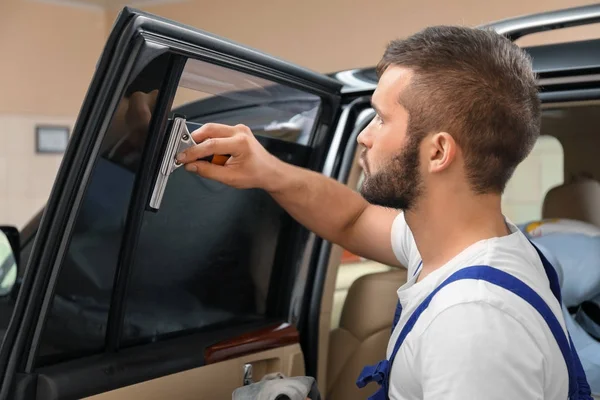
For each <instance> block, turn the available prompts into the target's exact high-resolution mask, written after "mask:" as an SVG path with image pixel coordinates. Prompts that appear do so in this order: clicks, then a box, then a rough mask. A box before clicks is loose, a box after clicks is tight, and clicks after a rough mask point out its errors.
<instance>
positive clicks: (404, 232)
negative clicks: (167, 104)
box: [178, 26, 569, 399]
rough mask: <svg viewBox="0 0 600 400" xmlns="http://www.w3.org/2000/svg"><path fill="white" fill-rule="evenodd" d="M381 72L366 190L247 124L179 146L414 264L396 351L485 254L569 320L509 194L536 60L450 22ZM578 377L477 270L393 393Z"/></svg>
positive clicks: (210, 172) (341, 240)
mask: <svg viewBox="0 0 600 400" xmlns="http://www.w3.org/2000/svg"><path fill="white" fill-rule="evenodd" d="M378 72H379V75H380V80H379V84H378V86H377V90H376V91H375V93H374V95H373V98H372V103H373V107H374V109H375V110H376V112H377V115H376V116H375V118H374V119H373V121H372V122H371V123H370V125H369V126H368V127H367V128H366V129H365V130H364V131H363V132H362V133H361V134H360V136H359V138H358V141H359V143H360V144H361V145H362V146H364V151H363V153H362V157H361V165H362V167H363V168H364V171H365V174H366V179H365V181H364V184H363V186H362V188H361V194H362V196H361V195H360V194H358V193H355V192H353V191H352V190H350V189H349V188H347V187H345V186H343V185H342V184H340V183H337V182H335V181H334V180H331V179H328V178H326V177H324V176H322V175H320V174H318V173H315V172H311V171H307V170H304V169H300V168H297V167H294V166H291V165H288V164H285V163H283V162H281V161H279V160H278V159H276V158H275V157H273V156H271V155H270V154H268V153H267V151H266V150H265V149H264V148H263V147H261V145H260V144H259V143H258V142H257V141H256V140H255V139H254V137H253V136H252V132H250V130H249V129H248V128H247V127H245V126H233V127H232V126H223V125H217V124H207V125H205V126H203V127H202V128H200V129H199V130H197V131H196V132H194V133H193V136H194V139H195V140H196V141H197V142H198V143H200V144H199V145H197V146H195V147H193V148H190V149H188V150H187V151H186V152H185V153H183V154H180V155H178V160H179V161H181V162H183V163H185V164H186V166H185V168H186V169H187V170H188V171H190V172H194V173H197V174H199V175H201V176H203V177H207V178H210V179H215V180H217V181H220V182H223V183H225V184H228V185H231V186H234V187H237V188H251V187H254V188H262V189H264V190H266V191H267V192H269V193H270V194H271V195H272V196H273V197H274V199H275V200H276V201H277V202H279V203H280V204H281V205H282V206H283V207H284V208H285V209H286V210H287V211H288V212H289V213H290V214H291V215H292V216H293V217H294V218H296V219H297V220H298V221H299V222H300V223H302V224H303V225H305V226H306V227H307V228H308V229H310V230H312V231H314V232H315V233H317V234H318V235H320V236H321V237H323V238H325V239H327V240H329V241H332V242H335V243H338V244H340V245H341V246H343V247H344V248H346V249H348V250H350V251H352V252H353V253H355V254H358V255H361V256H363V257H366V258H369V259H373V260H376V261H379V262H382V263H385V264H389V265H395V266H405V267H406V268H408V273H409V277H411V276H412V278H410V279H409V281H408V282H407V283H406V284H405V285H404V286H402V287H401V288H400V289H399V290H398V297H399V300H400V303H401V305H402V314H401V317H400V320H399V322H398V324H397V325H396V327H395V329H394V332H393V334H392V337H391V339H390V344H389V347H388V357H389V356H390V353H391V352H392V349H393V347H394V345H395V343H396V341H397V339H398V336H399V334H400V331H401V330H402V328H403V326H404V325H405V324H406V321H407V320H408V319H409V317H410V315H411V314H412V313H413V311H414V310H415V308H416V307H417V306H418V305H419V304H420V303H421V302H422V301H423V300H424V299H425V298H426V297H427V296H428V295H429V294H430V293H432V291H433V290H434V289H436V288H437V287H438V286H439V285H440V284H441V283H442V282H443V281H444V280H445V279H446V278H448V277H449V276H450V275H451V274H453V273H454V272H456V271H458V270H460V269H461V268H465V267H469V266H472V265H478V264H484V265H489V266H492V267H494V268H496V269H499V270H501V271H504V272H507V273H509V274H511V275H513V276H514V277H517V278H518V279H519V280H521V281H522V282H524V283H525V284H527V285H528V286H529V287H531V288H532V289H533V290H534V291H535V292H536V293H537V294H538V295H539V296H541V298H542V299H543V300H544V301H545V303H546V304H547V305H548V306H549V307H550V309H551V312H552V313H553V314H554V316H555V318H556V319H557V320H558V321H560V327H561V328H562V329H564V319H563V317H562V314H561V305H560V304H559V302H558V301H557V299H556V298H555V297H554V295H553V293H552V292H551V290H550V287H549V281H548V278H547V277H546V274H545V272H544V268H543V266H542V263H541V261H540V258H539V256H538V254H537V253H536V250H535V249H534V248H533V247H532V245H531V244H530V242H529V241H528V240H527V238H526V237H525V236H524V235H523V234H522V233H521V232H520V231H519V230H518V229H517V228H516V227H515V226H514V225H513V224H512V223H510V222H508V221H506V220H505V218H504V217H503V214H502V211H501V207H500V197H501V194H502V191H503V189H504V187H505V185H506V183H507V181H508V179H509V178H510V177H511V174H512V173H513V171H514V170H515V167H516V166H517V165H518V164H519V163H520V162H521V161H522V160H523V159H524V158H525V157H526V156H527V155H528V153H529V152H530V150H531V148H532V146H533V145H534V143H535V141H536V139H537V137H538V135H539V129H540V104H539V100H538V97H537V87H536V80H535V76H534V73H533V72H532V68H531V62H530V59H529V58H528V57H527V55H526V54H525V53H524V52H523V51H521V50H520V49H519V48H518V47H517V46H516V45H514V44H512V43H511V42H510V41H509V40H507V39H505V38H503V37H501V36H499V35H497V34H495V33H492V32H488V31H483V30H475V29H469V28H462V27H445V26H439V27H432V28H428V29H425V30H423V31H421V32H419V33H417V34H415V35H413V36H411V37H409V38H407V39H405V40H397V41H393V42H391V43H390V44H389V46H388V48H387V50H386V52H385V54H384V56H383V58H382V60H381V62H380V63H379V66H378ZM212 154H230V155H231V157H230V159H229V160H228V162H227V163H226V164H225V165H224V166H219V165H214V164H210V163H207V162H202V161H196V160H198V159H199V158H202V157H205V156H209V155H212ZM399 210H402V211H403V212H400V211H399ZM390 318H391V316H390ZM568 384H569V379H568V375H567V368H566V364H565V361H564V359H563V356H562V354H561V352H560V350H559V346H558V345H557V342H556V340H554V338H553V336H552V334H551V332H550V330H549V328H548V325H547V324H546V322H545V321H544V320H543V319H542V317H541V316H540V314H539V313H538V312H537V311H536V309H534V308H533V307H532V306H531V305H529V304H528V303H527V302H526V301H524V300H523V299H521V298H520V297H518V296H516V295H515V294H513V293H511V292H510V291H508V290H504V289H502V288H500V287H498V286H495V285H493V284H491V283H489V282H485V281H482V280H474V279H469V280H460V281H456V282H453V283H452V284H449V285H447V286H445V287H444V288H443V289H441V290H440V291H439V292H437V294H436V295H435V297H433V299H432V301H431V303H430V304H429V306H428V307H427V309H426V310H425V312H424V313H423V314H422V315H421V316H420V318H419V319H418V321H417V323H416V324H415V326H414V328H413V329H412V331H411V332H410V334H409V335H408V336H407V337H406V340H405V341H404V343H403V345H402V346H401V347H400V349H399V351H398V353H397V356H396V357H395V359H394V361H393V364H392V368H391V375H390V382H389V392H388V393H387V395H389V398H391V399H484V398H485V399H566V398H567V391H568Z"/></svg>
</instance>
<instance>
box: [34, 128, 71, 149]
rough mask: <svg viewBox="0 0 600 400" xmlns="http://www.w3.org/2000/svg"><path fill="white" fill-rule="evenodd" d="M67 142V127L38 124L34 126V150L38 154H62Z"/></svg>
mask: <svg viewBox="0 0 600 400" xmlns="http://www.w3.org/2000/svg"><path fill="white" fill-rule="evenodd" d="M68 143H69V127H68V126H56V125H38V126H36V127H35V152H36V153H40V154H62V153H64V152H65V150H66V149H67V144H68Z"/></svg>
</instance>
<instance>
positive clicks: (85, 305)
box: [37, 55, 170, 365]
mask: <svg viewBox="0 0 600 400" xmlns="http://www.w3.org/2000/svg"><path fill="white" fill-rule="evenodd" d="M169 57H170V56H168V55H167V56H159V57H158V58H156V59H154V60H152V61H151V62H150V63H149V64H148V65H147V67H146V68H145V69H143V70H142V71H141V72H140V74H139V75H138V76H137V77H136V78H135V79H134V80H133V82H132V83H131V84H130V85H129V87H128V89H127V91H126V94H125V96H124V97H123V99H122V100H121V102H120V105H119V109H118V111H117V112H116V114H115V117H114V118H113V120H112V122H111V124H110V127H109V129H108V132H107V134H106V136H105V138H104V140H103V142H102V145H101V150H100V152H101V153H100V154H101V155H100V157H99V158H98V160H97V162H96V165H95V166H94V168H93V171H92V173H91V177H90V181H89V184H88V187H87V189H86V192H85V194H84V199H83V202H82V205H81V209H80V212H79V215H78V217H77V220H76V222H75V227H74V231H73V236H72V238H71V241H70V244H69V247H68V250H67V252H66V255H65V258H64V261H63V264H62V266H61V269H60V273H59V276H58V280H57V284H56V290H55V294H54V298H53V300H52V305H51V309H50V311H49V314H48V317H47V320H46V323H45V327H44V330H43V332H42V337H41V345H40V350H39V358H38V363H37V364H38V365H45V364H48V363H54V362H57V361H59V360H65V359H70V358H73V357H79V356H81V355H85V354H90V353H95V352H99V351H101V350H102V349H103V348H104V344H105V335H106V327H107V322H108V312H109V308H110V301H111V296H112V289H113V284H114V281H115V271H116V267H117V263H118V258H119V251H120V247H121V240H122V237H123V232H124V227H125V221H126V220H127V213H128V208H129V202H130V199H131V194H132V190H133V183H134V180H135V177H136V175H137V173H138V171H139V169H140V165H139V159H140V155H141V153H142V151H143V148H144V144H145V142H146V138H147V135H148V129H147V128H148V126H147V125H144V124H136V125H133V124H132V123H131V121H128V120H127V118H126V116H127V114H126V113H125V111H127V109H128V107H127V105H128V102H129V101H130V100H131V98H132V94H133V93H145V94H146V95H148V94H151V93H152V92H153V91H155V90H157V89H159V88H160V86H161V84H162V82H163V81H164V80H165V76H166V73H167V67H168V65H169V61H170V59H169ZM152 107H153V105H150V110H149V111H150V112H152V111H153V110H152Z"/></svg>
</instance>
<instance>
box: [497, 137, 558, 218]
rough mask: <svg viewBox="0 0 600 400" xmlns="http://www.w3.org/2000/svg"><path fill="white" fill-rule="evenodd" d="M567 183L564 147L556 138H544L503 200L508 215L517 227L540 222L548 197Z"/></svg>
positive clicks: (524, 162) (504, 209)
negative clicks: (546, 197)
mask: <svg viewBox="0 0 600 400" xmlns="http://www.w3.org/2000/svg"><path fill="white" fill-rule="evenodd" d="M563 182H564V154H563V148H562V145H561V144H560V142H559V141H558V139H556V138H555V137H553V136H546V135H544V136H540V137H539V139H538V140H537V142H536V144H535V146H534V147H533V149H532V150H531V153H530V154H529V155H528V156H527V158H526V159H525V160H523V162H521V164H519V166H518V167H517V169H516V170H515V172H514V174H513V176H512V177H511V179H510V181H509V182H508V184H507V185H506V190H505V191H504V194H503V196H502V210H503V212H504V215H505V216H506V217H507V218H508V219H509V220H511V221H512V222H513V223H516V224H519V223H524V222H527V221H532V220H537V219H540V218H541V217H542V205H543V203H544V197H545V196H546V193H548V190H550V189H551V188H553V187H554V186H557V185H560V184H562V183H563Z"/></svg>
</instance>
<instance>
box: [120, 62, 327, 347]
mask: <svg viewBox="0 0 600 400" xmlns="http://www.w3.org/2000/svg"><path fill="white" fill-rule="evenodd" d="M182 103H183V104H182ZM319 104H320V99H319V97H317V96H314V95H310V94H305V93H303V92H301V91H298V90H295V89H292V88H289V87H286V86H283V85H279V84H275V83H273V82H269V81H267V80H264V79H260V78H256V77H253V76H250V75H246V74H244V73H241V72H237V71H232V70H228V69H226V68H223V67H220V66H216V65H210V64H207V63H204V62H202V61H197V60H188V61H187V64H186V66H185V69H184V72H183V75H182V78H181V81H180V84H179V88H178V91H177V94H176V96H175V106H177V105H179V107H177V109H176V110H174V113H176V114H177V115H183V116H185V117H186V118H187V120H188V121H192V122H195V123H203V122H219V123H224V124H228V125H236V124H245V125H247V126H249V127H250V128H251V129H252V131H253V133H254V134H255V135H256V136H258V139H259V141H260V142H261V143H262V144H263V145H264V146H265V147H266V148H267V150H269V151H270V152H271V153H273V154H275V155H276V156H278V157H280V158H282V159H284V160H286V161H287V162H290V163H292V164H296V165H304V164H306V162H307V160H308V155H309V148H308V147H307V145H308V142H309V138H310V134H311V131H312V128H313V125H314V121H315V116H316V113H317V111H318V108H319ZM196 127H198V125H196ZM190 129H193V126H190ZM289 223H290V217H289V216H288V215H287V213H285V212H284V210H283V209H282V208H281V207H280V206H279V205H278V204H277V203H276V202H275V201H274V200H273V199H272V198H271V196H270V195H269V194H268V193H266V192H264V191H262V190H258V189H251V190H238V189H234V188H231V187H228V186H225V185H223V184H220V183H217V182H215V181H211V180H208V179H204V178H201V177H199V176H197V175H195V174H191V173H189V172H187V171H186V170H185V169H184V168H179V169H177V170H175V172H174V173H173V174H172V175H171V176H170V177H169V181H168V184H167V187H166V191H165V194H164V196H163V198H162V202H161V206H160V209H159V210H158V212H153V211H147V212H145V214H144V218H143V222H142V228H141V234H140V237H139V242H138V245H137V249H136V252H135V260H134V265H133V271H132V275H131V281H130V286H129V296H128V298H127V304H126V312H125V326H124V332H123V335H122V338H123V341H124V344H125V345H133V344H138V343H144V342H152V341H155V340H160V338H163V337H172V336H173V335H179V334H184V333H186V332H190V331H198V330H207V329H215V328H219V327H222V326H224V325H227V326H230V325H232V324H238V323H247V322H255V321H261V320H264V319H268V318H269V315H270V314H271V313H270V309H271V308H272V306H274V305H273V304H272V303H273V302H274V301H276V299H277V297H276V296H273V295H272V293H271V290H270V287H271V279H270V278H271V275H272V273H273V269H274V267H276V266H277V264H278V263H277V252H278V249H279V250H280V251H281V248H280V246H279V244H280V243H279V242H280V238H281V237H282V234H283V233H284V232H285V230H286V226H287V225H289Z"/></svg>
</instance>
